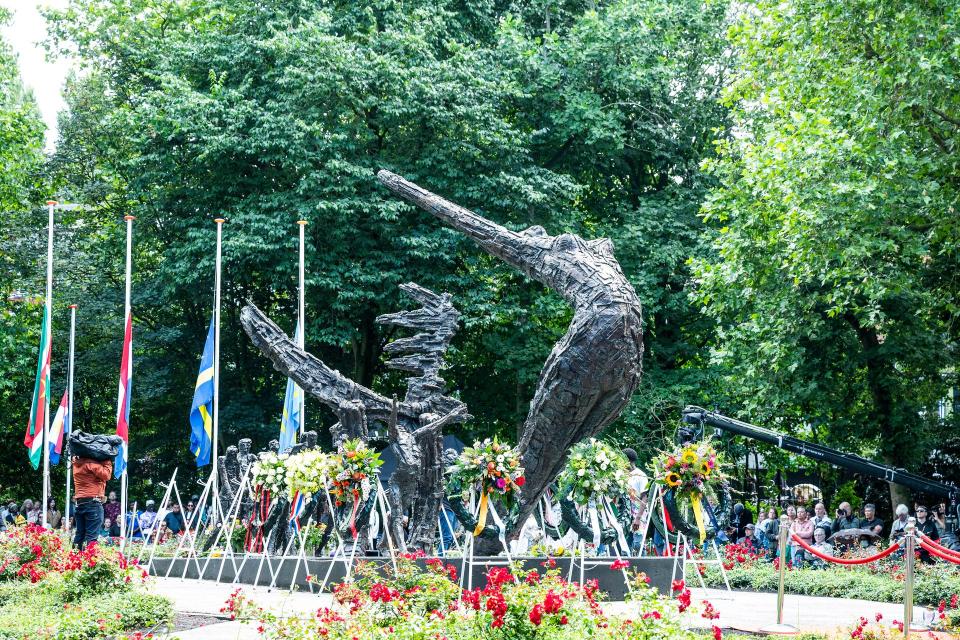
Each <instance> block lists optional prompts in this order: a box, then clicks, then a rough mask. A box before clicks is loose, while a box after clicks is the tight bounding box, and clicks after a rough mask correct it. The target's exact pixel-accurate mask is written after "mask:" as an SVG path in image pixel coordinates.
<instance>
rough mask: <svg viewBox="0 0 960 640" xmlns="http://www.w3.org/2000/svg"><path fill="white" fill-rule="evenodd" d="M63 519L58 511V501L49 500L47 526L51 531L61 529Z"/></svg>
mask: <svg viewBox="0 0 960 640" xmlns="http://www.w3.org/2000/svg"><path fill="white" fill-rule="evenodd" d="M62 519H63V515H62V514H61V513H60V510H59V509H57V500H56V499H55V498H50V499H49V500H47V525H48V526H49V527H50V528H51V529H59V528H60V521H61V520H62Z"/></svg>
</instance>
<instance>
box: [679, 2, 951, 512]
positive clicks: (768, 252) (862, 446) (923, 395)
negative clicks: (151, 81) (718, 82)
mask: <svg viewBox="0 0 960 640" xmlns="http://www.w3.org/2000/svg"><path fill="white" fill-rule="evenodd" d="M958 28H960V10H958V8H957V6H956V5H955V4H952V3H947V2H929V3H900V4H896V5H891V4H889V3H883V2H878V1H873V0H856V1H853V2H843V3H834V2H826V1H821V0H791V1H790V2H785V3H784V2H768V1H766V0H762V1H759V2H755V3H751V4H750V5H749V6H747V7H744V10H743V11H742V13H741V18H740V20H739V22H738V23H737V24H736V26H735V27H734V28H733V29H732V30H731V32H730V33H731V43H730V44H731V46H732V47H733V48H734V50H735V51H736V54H737V56H738V58H737V64H736V69H737V73H736V76H735V78H734V81H733V82H732V84H731V86H730V88H729V90H728V91H727V93H726V96H725V102H726V104H727V105H728V106H730V107H731V108H732V109H733V112H734V116H735V130H736V131H737V135H736V136H733V137H731V138H730V139H728V140H726V141H723V142H721V143H720V144H719V152H720V153H719V157H718V158H717V159H715V160H711V161H708V163H707V166H708V168H709V171H710V173H711V174H712V175H713V176H715V177H716V178H717V180H718V181H719V182H720V185H719V186H718V187H717V188H716V189H715V190H714V191H713V192H712V193H711V195H710V198H709V200H708V201H707V203H706V204H705V205H704V209H703V212H704V218H705V220H706V221H707V222H708V223H709V224H710V225H711V228H712V231H711V239H712V243H713V248H714V250H715V255H714V256H713V257H708V258H702V259H700V260H698V261H697V263H696V273H697V277H698V279H699V287H698V289H697V292H696V296H697V299H698V300H699V301H700V303H701V304H703V305H704V307H705V309H706V311H707V313H708V314H710V315H711V316H712V317H714V318H716V319H717V320H718V321H720V323H721V329H720V334H719V338H718V342H717V345H716V347H715V350H714V357H715V360H716V362H717V363H718V364H720V365H721V366H722V367H724V368H725V370H726V371H728V375H727V377H726V384H727V385H728V386H729V388H730V390H731V392H732V395H734V396H739V398H741V400H740V401H739V402H740V403H741V406H742V409H743V412H744V413H745V414H746V415H747V416H748V417H751V418H753V419H755V420H759V421H775V422H779V423H780V425H781V426H782V427H787V428H789V429H791V430H793V431H796V432H800V433H803V434H805V435H807V436H808V437H812V438H813V439H815V440H825V441H829V442H832V443H834V444H838V445H841V446H844V447H846V448H849V449H854V450H858V451H860V452H863V453H867V454H876V455H879V456H880V457H881V458H883V459H884V460H886V461H888V462H891V463H894V464H897V465H903V466H907V467H914V468H916V467H917V466H918V464H919V458H918V454H919V453H921V452H922V451H924V449H925V448H929V447H928V445H929V441H930V440H931V439H936V438H939V437H940V436H942V432H941V429H942V428H943V427H942V426H941V425H939V424H938V420H937V411H936V407H937V403H938V401H939V400H941V399H942V398H945V397H946V395H947V394H946V392H947V390H948V389H949V388H950V387H951V386H952V385H954V384H955V383H956V371H955V369H954V368H953V355H954V353H955V350H956V339H957V323H956V319H957V309H958V307H957V303H958V287H957V282H956V279H955V277H954V275H953V274H955V273H956V270H957V267H958V262H957V261H958V248H960V247H958V239H960V238H958V226H957V224H956V207H957V198H958V186H960V183H958V180H957V175H958V173H957V167H958V161H960V145H958V143H960V99H958V97H957V94H956V92H955V91H953V90H952V88H951V87H952V86H953V85H955V83H956V81H957V78H958V72H960V58H958V56H957V51H958V50H957V44H956V33H957V29H958ZM901 501H903V500H902V498H901Z"/></svg>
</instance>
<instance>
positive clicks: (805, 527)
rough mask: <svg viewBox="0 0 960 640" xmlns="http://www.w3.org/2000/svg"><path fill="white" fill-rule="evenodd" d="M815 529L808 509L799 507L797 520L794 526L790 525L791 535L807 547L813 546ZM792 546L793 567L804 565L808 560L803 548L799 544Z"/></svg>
mask: <svg viewBox="0 0 960 640" xmlns="http://www.w3.org/2000/svg"><path fill="white" fill-rule="evenodd" d="M813 529H814V526H813V520H811V519H810V516H809V515H808V514H807V509H806V507H797V519H796V520H794V521H793V524H791V525H790V533H791V535H795V536H797V537H798V538H800V540H802V541H803V543H804V544H806V545H812V544H813ZM791 546H792V547H793V566H795V567H797V566H800V565H802V564H803V563H804V562H805V561H806V558H807V556H806V554H805V553H804V551H803V547H801V546H800V545H799V544H798V545H791Z"/></svg>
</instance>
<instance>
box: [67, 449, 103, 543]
mask: <svg viewBox="0 0 960 640" xmlns="http://www.w3.org/2000/svg"><path fill="white" fill-rule="evenodd" d="M111 473H113V461H112V460H93V459H91V458H81V457H79V456H74V458H73V481H74V484H75V487H76V489H75V493H74V504H76V513H75V515H74V522H75V524H76V527H77V533H76V534H75V535H74V537H73V546H74V547H76V548H78V549H81V550H82V549H84V548H85V547H86V546H87V545H88V544H90V543H91V542H96V540H97V538H98V537H99V535H100V527H102V526H103V503H104V500H105V497H104V491H105V490H106V488H107V480H109V479H110V474H111Z"/></svg>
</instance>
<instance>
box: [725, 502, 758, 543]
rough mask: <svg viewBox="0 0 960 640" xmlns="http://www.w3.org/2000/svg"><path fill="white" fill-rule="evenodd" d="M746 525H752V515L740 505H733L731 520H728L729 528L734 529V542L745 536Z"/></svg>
mask: <svg viewBox="0 0 960 640" xmlns="http://www.w3.org/2000/svg"><path fill="white" fill-rule="evenodd" d="M748 524H753V514H752V513H750V510H749V509H747V508H746V507H744V506H743V504H741V503H739V502H738V503H737V504H735V505H733V518H731V520H730V526H732V527H736V530H737V533H736V538H735V539H736V540H739V539H740V538H743V537H744V536H745V535H746V529H747V525H748Z"/></svg>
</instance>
